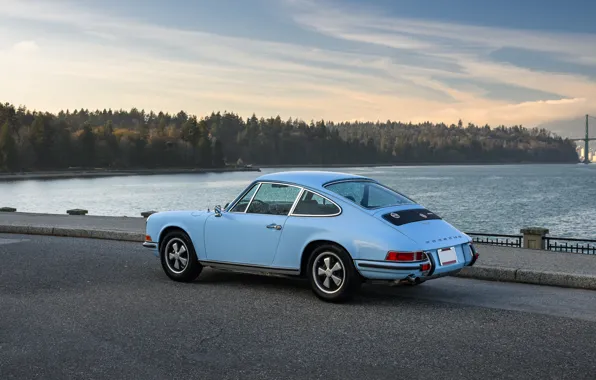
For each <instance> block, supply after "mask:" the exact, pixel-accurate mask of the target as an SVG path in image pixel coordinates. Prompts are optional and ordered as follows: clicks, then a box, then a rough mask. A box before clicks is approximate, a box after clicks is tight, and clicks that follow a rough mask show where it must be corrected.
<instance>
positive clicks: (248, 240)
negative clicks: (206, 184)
mask: <svg viewBox="0 0 596 380" xmlns="http://www.w3.org/2000/svg"><path fill="white" fill-rule="evenodd" d="M300 190H301V189H300V188H299V187H297V186H291V185H285V184H277V183H268V182H264V183H259V184H256V185H255V186H254V187H253V188H252V189H250V190H249V191H248V192H247V193H246V194H245V195H244V196H243V197H242V199H240V201H239V202H238V203H236V204H235V205H233V207H232V208H231V209H230V211H229V212H223V213H222V214H221V216H211V217H209V218H208V219H207V221H206V223H205V251H206V252H205V253H206V256H207V260H208V261H217V262H225V263H234V264H249V265H258V266H270V265H271V263H272V262H273V259H274V257H275V252H276V250H277V245H278V243H279V240H280V238H281V235H282V234H283V232H284V225H285V222H286V219H287V218H288V214H289V212H290V210H291V208H292V206H293V204H294V201H295V200H296V198H297V197H298V194H299V193H300Z"/></svg>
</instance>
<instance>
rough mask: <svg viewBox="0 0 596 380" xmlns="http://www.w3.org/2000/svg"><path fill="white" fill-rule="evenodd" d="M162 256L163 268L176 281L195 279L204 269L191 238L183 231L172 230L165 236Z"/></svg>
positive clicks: (161, 249) (161, 248)
mask: <svg viewBox="0 0 596 380" xmlns="http://www.w3.org/2000/svg"><path fill="white" fill-rule="evenodd" d="M160 257H161V266H162V267H163V270H164V271H165V272H166V274H167V275H168V277H169V278H171V279H172V280H174V281H181V282H191V281H194V280H195V279H196V278H197V277H198V276H199V274H201V271H202V270H203V266H202V265H201V264H200V263H199V261H198V260H197V255H196V253H195V249H194V247H193V245H192V242H191V240H190V238H189V237H188V235H187V234H186V233H184V232H183V231H172V232H170V233H168V234H167V235H166V236H165V237H164V240H163V243H162V244H161V246H160Z"/></svg>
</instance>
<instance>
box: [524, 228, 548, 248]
mask: <svg viewBox="0 0 596 380" xmlns="http://www.w3.org/2000/svg"><path fill="white" fill-rule="evenodd" d="M519 232H521V234H522V235H523V236H524V237H523V239H524V241H523V247H524V248H528V249H546V241H545V239H543V238H544V237H545V236H546V235H548V233H549V231H548V229H547V228H540V227H528V228H522V229H521V230H520V231H519Z"/></svg>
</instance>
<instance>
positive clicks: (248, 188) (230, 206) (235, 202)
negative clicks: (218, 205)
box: [225, 181, 260, 214]
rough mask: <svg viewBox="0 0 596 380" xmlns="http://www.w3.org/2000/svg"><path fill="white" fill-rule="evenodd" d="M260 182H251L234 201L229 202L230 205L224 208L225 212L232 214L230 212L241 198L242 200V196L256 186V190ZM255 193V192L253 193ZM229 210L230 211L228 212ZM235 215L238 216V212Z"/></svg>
mask: <svg viewBox="0 0 596 380" xmlns="http://www.w3.org/2000/svg"><path fill="white" fill-rule="evenodd" d="M259 185H260V182H256V181H254V182H251V183H250V185H248V186H246V188H244V190H243V191H242V192H241V193H240V194H239V195H237V196H236V198H234V200H233V201H232V202H230V204H229V205H228V207H226V208H225V211H226V212H232V210H233V209H234V207H236V205H237V204H238V203H239V202H240V201H241V200H242V198H244V196H245V195H246V194H248V192H249V191H250V190H251V189H252V188H253V187H255V186H257V188H258V187H259ZM255 193H256V191H255ZM228 210H230V211H228ZM235 214H240V213H239V212H236V213H235Z"/></svg>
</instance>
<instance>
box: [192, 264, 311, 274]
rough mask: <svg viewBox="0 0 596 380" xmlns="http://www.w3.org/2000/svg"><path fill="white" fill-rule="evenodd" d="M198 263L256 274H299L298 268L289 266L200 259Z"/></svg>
mask: <svg viewBox="0 0 596 380" xmlns="http://www.w3.org/2000/svg"><path fill="white" fill-rule="evenodd" d="M200 263H201V264H202V265H204V266H208V267H212V268H215V269H224V270H231V271H238V272H243V273H257V274H276V275H286V276H292V275H299V274H300V270H299V269H291V268H274V267H264V266H260V265H251V264H236V263H229V262H222V261H200Z"/></svg>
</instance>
